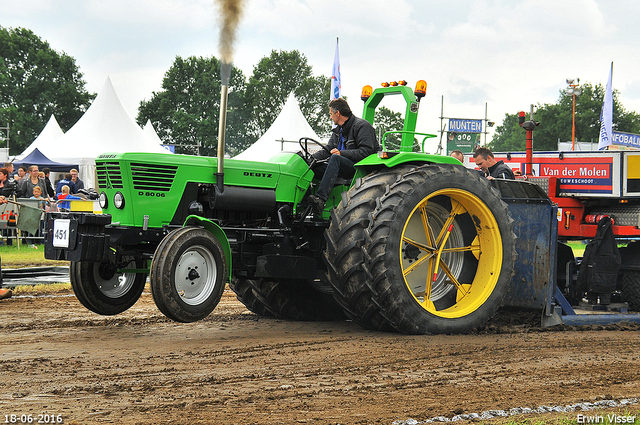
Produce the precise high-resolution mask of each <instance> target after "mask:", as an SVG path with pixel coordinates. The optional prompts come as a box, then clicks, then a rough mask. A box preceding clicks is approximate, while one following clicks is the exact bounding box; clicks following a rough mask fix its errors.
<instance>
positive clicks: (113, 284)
mask: <svg viewBox="0 0 640 425" xmlns="http://www.w3.org/2000/svg"><path fill="white" fill-rule="evenodd" d="M123 262H124V263H126V266H127V267H130V266H132V265H134V266H135V268H144V265H145V262H144V260H136V259H134V258H133V257H124V258H123ZM69 279H70V281H71V287H72V288H73V292H74V293H75V295H76V298H77V299H78V301H80V303H81V304H82V305H84V306H85V307H86V308H88V309H89V310H91V311H93V312H94V313H98V314H102V315H103V316H112V315H115V314H119V313H122V312H123V311H126V310H128V309H129V308H130V307H131V306H133V305H134V304H135V303H136V302H137V301H138V299H139V298H140V295H141V294H142V291H143V289H144V285H145V282H146V280H147V275H146V274H144V273H118V272H117V266H116V264H114V263H112V262H102V263H93V262H88V261H83V262H71V263H70V265H69Z"/></svg>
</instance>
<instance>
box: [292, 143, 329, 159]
mask: <svg viewBox="0 0 640 425" xmlns="http://www.w3.org/2000/svg"><path fill="white" fill-rule="evenodd" d="M308 142H312V143H314V144H316V145H318V146H320V147H321V148H322V149H324V150H325V151H326V152H327V153H328V154H329V155H331V151H330V150H329V148H328V147H326V146H325V145H323V144H322V143H320V142H318V141H317V140H315V139H312V138H311V137H301V138H300V140H299V141H298V143H299V144H300V148H302V151H303V152H304V160H305V161H307V164H310V161H311V159H312V156H311V153H310V152H309V149H308V144H309V143H308Z"/></svg>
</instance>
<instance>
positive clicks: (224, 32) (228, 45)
mask: <svg viewBox="0 0 640 425" xmlns="http://www.w3.org/2000/svg"><path fill="white" fill-rule="evenodd" d="M244 1H245V0H216V2H217V3H218V5H219V7H220V16H221V18H222V19H221V20H222V22H221V24H222V25H221V27H220V41H219V42H220V57H221V59H220V79H221V82H222V88H221V90H220V122H219V123H218V170H217V172H216V173H215V176H216V191H217V192H218V193H222V192H223V191H224V142H225V140H224V139H225V127H226V125H227V97H228V93H229V80H230V78H231V64H232V62H233V43H234V41H235V38H236V30H237V28H238V23H239V22H240V17H241V16H242V7H243V3H244Z"/></svg>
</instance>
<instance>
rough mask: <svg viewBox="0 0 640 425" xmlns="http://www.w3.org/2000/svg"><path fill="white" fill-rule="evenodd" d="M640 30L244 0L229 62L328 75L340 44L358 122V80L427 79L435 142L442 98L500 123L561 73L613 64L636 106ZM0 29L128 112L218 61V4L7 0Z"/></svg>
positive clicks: (637, 11) (626, 101)
mask: <svg viewBox="0 0 640 425" xmlns="http://www.w3.org/2000/svg"><path fill="white" fill-rule="evenodd" d="M639 23H640V6H639V5H638V3H637V1H632V0H620V1H618V0H608V1H605V0H510V1H506V0H496V1H463V0H446V1H443V0H437V1H435V0H434V1H432V0H367V1H352V0H342V1H334V0H244V14H243V17H242V20H241V22H240V27H239V31H238V36H237V42H236V45H235V58H234V64H235V66H237V67H239V68H241V69H242V70H243V72H244V73H245V75H246V76H247V77H248V76H250V75H251V73H252V70H253V66H254V65H255V64H256V63H257V62H258V61H259V60H260V59H261V58H262V57H264V56H267V55H269V54H270V52H271V50H299V51H300V52H302V53H303V54H305V55H306V56H307V58H308V60H309V63H310V64H311V66H312V67H313V71H314V73H315V74H316V75H326V76H330V74H331V68H332V65H333V57H334V50H335V43H336V37H339V38H340V59H341V71H342V90H343V91H342V92H343V95H346V96H347V97H348V98H349V103H350V104H351V106H352V109H353V110H354V111H355V112H356V114H357V115H359V116H360V115H361V111H362V102H361V101H360V90H361V88H362V86H363V85H365V84H371V85H372V86H374V87H377V86H379V84H380V82H382V81H389V80H399V79H405V80H407V81H408V82H409V84H410V85H411V86H413V84H414V83H415V81H416V80H418V79H425V80H426V81H427V83H428V91H427V96H426V97H425V98H424V99H423V101H422V103H421V106H420V118H419V121H418V127H419V128H418V131H422V132H426V133H434V134H435V133H437V132H438V130H439V128H440V120H439V117H440V108H441V99H442V96H444V116H445V117H453V118H476V119H484V117H485V103H487V104H488V117H489V119H490V120H493V121H496V122H497V124H498V125H499V124H500V123H501V122H502V119H503V118H504V116H505V113H515V112H517V111H518V110H527V111H528V110H529V105H530V104H532V103H534V104H535V103H554V102H556V101H557V99H558V96H559V91H560V90H561V89H563V88H565V87H566V82H565V80H566V79H567V78H570V77H571V78H576V77H579V78H580V80H581V81H582V82H590V83H593V84H597V83H601V84H603V85H604V84H606V80H607V78H608V74H609V68H610V64H611V62H612V61H613V62H614V72H613V87H614V89H617V90H619V91H620V94H621V96H620V99H621V101H622V103H623V105H624V106H625V107H626V108H627V109H628V110H635V111H640V30H638V25H639ZM0 25H2V26H4V27H25V28H28V29H31V30H32V31H33V32H34V33H36V34H37V35H38V36H40V37H41V38H42V39H44V40H46V41H48V42H49V43H50V45H51V46H52V48H53V49H55V50H57V51H64V52H65V53H67V54H68V55H70V56H72V57H74V58H75V59H76V63H77V65H78V66H79V67H80V70H81V72H82V73H83V74H84V78H85V81H86V82H87V88H88V90H89V91H91V92H99V90H100V89H101V88H102V86H103V84H104V82H105V80H106V78H107V76H110V77H111V80H112V82H113V84H114V87H115V89H116V92H117V93H118V95H119V97H120V99H121V100H122V102H123V104H124V106H125V107H126V109H127V110H128V111H129V113H130V114H131V116H132V117H135V116H136V115H137V108H138V105H139V103H140V101H141V100H143V99H149V98H150V97H151V94H152V92H153V91H158V90H160V88H161V83H162V78H163V75H164V73H165V72H166V71H167V70H168V69H169V67H170V66H171V64H172V63H173V60H174V58H175V57H176V56H177V55H179V56H182V57H188V56H191V55H197V56H212V55H213V56H217V57H219V49H218V38H219V37H218V34H219V27H220V19H219V11H218V8H217V4H216V3H215V2H214V0H110V1H104V0H99V1H98V0H20V1H16V0H0ZM386 106H389V107H391V108H393V109H396V110H400V109H399V108H398V105H397V104H394V102H393V101H392V102H391V103H389V104H387V105H386ZM327 119H329V116H328V114H327ZM542 124H543V125H544V123H542ZM523 133H524V131H523ZM301 136H304V135H301ZM489 137H491V136H489ZM523 137H524V135H523ZM434 149H435V148H433V149H431V150H432V151H433V150H434Z"/></svg>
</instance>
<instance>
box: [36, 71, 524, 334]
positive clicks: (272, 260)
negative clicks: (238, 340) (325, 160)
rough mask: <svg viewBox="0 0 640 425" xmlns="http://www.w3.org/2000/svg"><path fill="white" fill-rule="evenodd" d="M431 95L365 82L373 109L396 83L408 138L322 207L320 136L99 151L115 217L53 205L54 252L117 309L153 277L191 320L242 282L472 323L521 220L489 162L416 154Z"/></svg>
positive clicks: (96, 301) (270, 309) (312, 300)
mask: <svg viewBox="0 0 640 425" xmlns="http://www.w3.org/2000/svg"><path fill="white" fill-rule="evenodd" d="M425 92H426V83H424V81H419V82H418V84H417V85H416V91H415V92H414V91H413V90H411V89H410V88H409V87H407V86H405V85H397V86H389V87H382V88H378V89H376V90H372V89H371V88H370V87H369V86H367V87H366V88H365V90H364V91H363V100H365V103H364V113H363V118H364V119H366V120H368V121H369V122H373V118H374V114H375V109H376V107H377V106H378V104H379V103H380V101H381V100H382V99H383V98H384V97H385V96H387V95H401V96H403V98H404V99H405V101H406V104H407V107H406V113H405V124H404V129H403V130H402V131H400V132H397V133H399V136H398V137H399V138H400V139H401V143H400V147H399V148H398V149H390V148H389V147H388V146H387V144H388V143H387V141H386V139H387V136H388V134H385V135H384V137H383V140H382V150H381V151H380V152H378V153H377V154H373V155H371V156H369V157H367V158H365V159H364V160H363V161H361V162H359V163H357V164H356V174H355V176H354V178H353V180H352V181H348V182H347V181H341V182H338V183H339V184H337V185H336V186H335V187H334V189H333V191H332V193H331V196H330V198H329V200H328V201H327V203H326V207H325V210H324V211H323V213H322V214H316V213H313V212H312V211H313V209H312V207H311V205H309V203H308V202H307V197H308V196H309V195H311V194H313V193H315V190H316V189H317V185H318V180H317V179H315V178H314V173H313V171H312V170H311V167H310V163H311V159H310V153H309V151H310V150H311V147H312V145H314V144H318V145H321V144H320V143H319V142H317V141H314V140H311V139H308V138H302V139H300V146H301V152H298V153H287V152H281V153H278V154H277V155H275V156H274V157H273V158H271V159H269V160H268V161H266V162H251V161H240V160H234V159H227V160H224V167H223V168H222V167H221V166H222V162H221V160H222V158H223V157H222V156H220V155H219V157H218V158H209V157H194V156H185V155H172V154H143V153H115V154H110V153H107V154H103V155H101V156H100V157H99V158H98V159H97V160H96V167H97V178H98V186H99V190H100V192H101V193H100V204H101V207H102V211H103V214H87V213H73V212H66V213H51V214H49V215H48V216H47V237H46V246H45V256H46V258H49V259H66V260H69V261H70V262H71V264H70V278H71V284H72V287H73V290H74V292H75V294H76V296H77V298H78V300H79V301H80V302H81V303H82V304H83V305H84V306H85V307H87V308H88V309H89V310H92V311H94V312H96V313H98V314H103V315H113V314H118V313H121V312H123V311H125V310H127V309H128V308H129V307H131V306H132V305H133V304H134V303H135V302H136V301H137V299H138V298H139V296H140V294H141V292H142V290H143V288H144V285H145V282H146V280H147V276H148V277H149V281H150V286H151V292H152V295H153V299H154V301H155V303H156V305H157V306H158V308H159V309H160V310H161V311H162V312H163V313H164V314H165V315H166V316H167V317H169V318H171V319H173V320H176V321H179V322H192V321H196V320H200V319H203V318H205V317H206V316H207V315H208V314H209V313H211V312H212V311H213V309H214V308H215V307H216V305H217V304H218V302H219V300H220V298H221V296H222V292H223V290H224V288H225V285H226V284H227V282H228V283H229V286H230V288H231V289H232V290H233V291H234V292H235V293H236V295H237V298H238V299H239V300H240V301H241V302H242V303H243V304H244V305H245V306H246V307H247V308H248V309H249V310H250V311H252V312H254V313H256V314H258V315H261V316H269V317H277V318H282V319H290V320H340V319H345V318H348V319H351V320H353V321H355V322H357V323H359V324H361V325H362V326H364V327H366V328H369V329H374V330H389V331H398V332H403V333H410V334H424V333H464V332H469V331H471V330H473V329H474V328H476V327H479V326H482V325H483V324H484V323H485V322H486V321H487V320H488V319H489V318H490V317H492V316H493V315H494V314H495V312H496V310H497V309H498V307H499V306H500V305H501V303H502V301H503V299H504V297H505V295H506V293H507V292H508V289H509V283H510V280H511V276H512V273H513V270H514V261H515V258H516V250H515V236H514V233H513V225H514V222H513V219H512V218H511V216H510V214H509V209H508V207H507V205H506V204H505V203H504V202H503V201H502V200H501V198H500V193H499V192H498V191H497V190H496V189H494V188H493V187H492V186H491V185H490V183H489V182H488V181H487V180H486V179H485V178H483V177H482V176H480V175H479V173H477V172H476V171H473V170H468V169H466V168H465V167H463V166H462V165H461V164H460V162H458V161H457V160H456V159H453V158H450V157H446V156H438V155H429V154H425V153H422V152H414V150H415V149H414V146H415V138H416V137H419V136H420V137H423V141H422V145H423V146H424V140H426V138H428V137H433V136H432V135H425V134H419V133H416V132H415V127H416V118H417V113H418V106H419V102H420V98H421V97H422V96H424V94H425ZM321 146H322V145H321ZM321 148H322V147H321ZM216 170H218V172H217V173H216ZM221 171H222V172H221Z"/></svg>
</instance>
